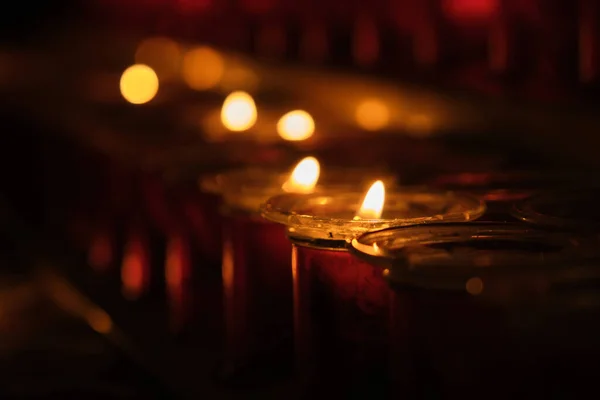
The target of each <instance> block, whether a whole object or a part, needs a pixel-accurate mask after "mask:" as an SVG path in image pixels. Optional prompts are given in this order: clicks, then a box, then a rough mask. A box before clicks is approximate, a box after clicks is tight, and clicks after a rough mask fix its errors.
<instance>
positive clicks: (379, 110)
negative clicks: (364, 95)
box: [354, 99, 390, 131]
mask: <svg viewBox="0 0 600 400" xmlns="http://www.w3.org/2000/svg"><path fill="white" fill-rule="evenodd" d="M354 116H355V118H356V123H357V124H358V126H360V127H361V128H363V129H365V130H367V131H378V130H381V129H383V128H385V127H386V126H387V125H388V124H389V122H390V110H389V108H388V107H387V105H386V104H385V103H384V102H383V101H381V100H378V99H367V100H364V101H362V102H361V103H360V104H359V105H358V107H356V113H355V115H354Z"/></svg>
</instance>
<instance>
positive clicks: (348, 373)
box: [202, 158, 593, 393]
mask: <svg viewBox="0 0 600 400" xmlns="http://www.w3.org/2000/svg"><path fill="white" fill-rule="evenodd" d="M375 176H379V177H385V176H386V175H385V173H384V172H381V171H368V170H362V171H349V170H334V171H329V172H327V171H325V173H324V174H323V176H320V171H319V164H318V162H317V161H316V160H315V159H312V158H308V159H305V160H303V161H302V162H301V163H299V164H298V166H297V168H296V169H295V170H294V172H293V173H292V174H291V175H288V174H287V173H285V172H281V171H277V172H274V171H261V170H244V171H235V172H230V173H225V174H221V175H218V176H216V177H212V178H211V179H208V180H205V181H203V185H202V186H203V187H204V188H205V189H208V190H211V191H212V192H213V193H215V192H218V193H219V194H220V195H221V196H222V199H223V202H224V203H223V204H224V206H223V208H222V214H223V215H224V217H225V220H224V230H223V233H224V235H223V259H222V273H223V284H224V294H225V298H224V306H225V307H224V313H225V325H226V358H225V363H226V367H227V370H229V371H235V370H236V368H244V367H249V365H250V368H251V365H252V363H253V362H256V360H257V359H260V358H262V359H263V361H264V358H269V357H274V358H271V359H272V360H277V361H276V362H278V363H279V366H280V367H281V368H283V367H284V366H285V365H286V364H285V363H284V362H282V359H286V356H290V351H291V349H290V346H291V344H292V341H291V340H290V339H292V338H293V343H294V344H295V352H294V354H295V362H296V366H297V367H298V371H297V372H298V373H299V377H300V378H301V379H302V383H303V384H304V386H305V387H312V385H317V387H318V390H319V391H323V390H334V391H335V390H339V387H345V388H347V389H350V390H352V391H356V390H366V391H367V392H369V391H372V390H373V388H374V387H375V388H378V389H381V390H384V389H385V390H387V389H389V386H387V385H388V384H389V383H390V382H391V381H396V380H402V379H400V378H401V376H402V374H406V373H407V371H406V369H404V370H402V372H398V371H397V370H398V368H399V367H398V366H394V368H392V369H391V370H390V369H389V363H388V362H387V359H388V356H389V354H395V355H396V356H394V357H393V358H392V360H396V361H397V360H398V359H403V356H398V353H399V352H403V351H404V352H405V350H406V348H404V346H407V342H406V340H407V339H406V338H399V337H394V336H392V338H393V339H392V342H391V343H392V347H391V348H390V341H389V337H390V334H392V331H394V329H396V330H397V329H400V328H398V327H397V326H396V325H398V324H400V325H402V324H404V323H406V324H408V327H406V326H405V327H403V329H404V331H402V333H401V334H403V335H417V336H419V335H423V334H424V332H422V331H421V332H417V333H415V332H414V331H413V328H414V329H417V331H418V330H419V329H429V328H432V327H430V326H427V327H426V328H423V327H420V328H416V327H413V326H412V325H413V324H414V325H417V326H418V325H419V324H420V322H418V323H417V322H412V318H410V319H407V316H406V315H398V314H397V313H396V312H397V311H398V310H400V311H398V312H400V313H404V312H405V311H406V310H405V308H406V306H407V305H409V304H410V302H412V301H414V299H410V302H409V303H406V304H403V302H404V301H407V300H406V293H404V292H403V291H404V290H405V289H406V286H415V287H421V288H423V289H431V290H433V291H430V290H426V291H424V292H425V293H429V294H433V296H434V298H435V297H436V296H438V294H437V291H438V290H442V292H443V294H442V296H446V294H447V293H446V292H447V291H448V290H450V291H451V292H454V293H457V294H450V295H449V296H450V297H449V298H450V299H452V298H454V297H460V296H463V295H464V294H465V293H470V294H471V295H480V294H481V293H482V291H483V286H484V285H486V294H487V293H488V292H491V293H492V294H498V293H500V294H502V295H503V296H504V297H503V301H505V302H506V301H507V300H511V299H513V295H514V293H509V294H508V295H507V294H506V293H502V290H503V289H506V288H507V287H508V288H509V289H510V290H513V289H514V288H511V284H509V283H508V280H507V278H506V277H503V279H496V277H495V276H494V274H492V285H491V287H492V290H491V291H490V290H488V289H487V286H488V282H487V280H485V281H484V279H483V278H481V277H480V276H479V275H482V274H479V273H475V272H474V270H473V269H467V270H466V271H465V270H459V271H458V272H456V274H455V273H454V272H444V271H443V268H446V267H445V265H448V266H449V267H452V266H454V267H455V268H456V267H460V268H463V267H465V265H469V263H470V264H471V265H472V267H486V266H494V267H501V268H502V269H506V270H513V271H514V270H515V268H516V267H532V268H534V271H537V272H536V273H535V274H533V275H535V276H534V277H533V278H532V277H531V276H530V275H532V274H531V273H530V272H529V271H527V272H526V273H524V274H522V275H523V276H520V278H523V277H525V278H524V279H525V280H526V283H525V284H524V286H527V285H528V284H530V285H532V287H533V288H534V289H535V285H536V284H539V282H538V281H541V282H542V284H547V283H548V282H549V280H551V279H555V278H556V276H555V275H554V274H550V275H549V276H545V275H544V273H543V272H542V273H540V272H539V270H540V268H538V267H550V266H551V267H556V266H557V264H559V262H562V263H569V264H568V266H569V267H571V266H572V264H573V263H575V264H577V265H578V264H581V263H583V261H582V260H583V259H584V258H586V257H587V256H588V253H585V254H582V249H584V248H585V249H593V246H590V247H586V246H583V245H582V244H581V243H583V242H581V243H580V242H576V243H577V245H574V244H573V241H572V240H571V239H572V238H568V237H567V236H565V235H563V234H549V233H548V234H545V233H543V232H542V231H537V230H535V229H528V228H524V227H523V226H518V225H512V224H510V223H509V224H506V223H502V224H497V223H490V224H491V225H470V224H466V225H462V224H461V223H462V222H465V221H471V220H474V219H477V218H478V217H480V216H482V215H483V214H484V211H485V205H484V202H483V201H482V200H480V199H479V198H477V197H473V196H470V195H460V194H456V193H453V192H436V191H431V190H424V189H420V190H419V189H412V190H411V189H408V188H398V187H397V186H396V185H395V184H394V182H393V179H387V182H386V184H384V183H383V182H382V181H377V182H375V183H374V184H373V185H372V186H371V188H370V190H369V191H368V192H367V194H366V195H365V194H364V193H365V191H364V190H363V185H364V183H366V182H368V181H370V180H371V179H373V177H375ZM538 178H539V177H538ZM530 179H533V178H532V177H530ZM384 180H385V179H384ZM442 180H443V179H442ZM534 180H535V179H534ZM556 180H557V179H555V180H554V181H556ZM488 183H489V182H488ZM386 186H387V187H388V189H389V190H388V193H387V194H386V193H385V189H384V188H385V187H386ZM285 192H288V193H287V194H283V195H281V194H280V193H285ZM289 192H291V193H292V194H290V193H289ZM525 192H526V190H525V189H524V188H521V189H519V190H516V191H511V192H509V191H500V192H496V191H491V192H490V193H489V194H488V195H489V196H491V197H490V199H491V200H492V204H495V207H500V208H501V207H502V204H504V205H506V202H507V201H513V200H515V199H522V198H525V197H528V194H527V193H525ZM494 195H495V196H496V197H493V196H494ZM542 199H543V197H542ZM498 200H499V201H498ZM260 204H262V208H261V210H262V212H261V214H262V218H261V216H260V215H259V214H258V210H259V207H260ZM525 204H528V203H527V202H526V203H525ZM495 211H498V210H495ZM504 211H507V210H504ZM492 218H495V217H494V216H493V215H492ZM525 219H526V218H525ZM267 221H271V222H274V223H275V224H273V223H269V222H267ZM439 223H445V224H448V225H446V226H445V227H444V226H440V225H439ZM450 223H454V224H450ZM420 224H434V225H431V226H430V227H428V228H422V229H421V228H418V227H412V228H410V227H406V228H390V227H404V226H407V225H420ZM382 228H387V231H388V233H387V234H388V235H390V234H391V235H392V237H393V238H396V239H398V240H396V241H391V240H390V239H389V238H388V240H387V241H388V242H391V243H393V244H394V245H395V246H398V243H399V242H401V240H404V241H405V242H406V243H410V244H414V245H415V246H414V247H415V248H417V249H421V248H423V247H424V246H425V247H426V245H429V244H436V245H437V244H439V245H442V246H443V245H450V246H451V247H452V246H455V247H457V248H460V247H461V246H465V244H466V245H467V246H468V245H472V244H470V243H469V242H470V241H475V242H481V243H480V244H478V245H475V246H474V247H475V248H477V246H483V248H484V251H483V253H482V254H480V253H481V252H478V251H477V250H476V251H475V252H474V253H469V252H466V253H465V254H463V255H462V256H459V257H457V256H456V255H455V254H454V252H453V251H448V250H443V247H442V250H437V251H436V250H435V248H434V246H432V248H431V249H427V251H422V254H419V251H416V252H415V253H414V254H411V255H410V257H406V258H405V257H404V256H402V257H397V256H396V255H395V256H394V257H390V254H391V249H390V248H385V247H384V246H385V245H386V241H380V240H377V241H373V242H372V243H370V246H367V248H365V245H364V244H363V243H362V242H361V241H367V242H368V241H369V240H370V238H371V236H369V235H376V234H377V231H378V230H380V229H382ZM390 229H391V231H390ZM419 229H421V230H419ZM373 230H375V231H376V232H375V233H372V234H369V233H367V234H366V235H364V236H362V237H361V238H362V239H361V241H357V240H356V238H357V237H359V236H360V235H362V234H364V233H365V232H368V231H373ZM381 232H386V230H385V229H384V231H381ZM390 232H391V233H390ZM286 237H287V238H286ZM353 238H354V240H353V241H352V239H353ZM496 242H502V243H504V248H499V249H498V248H496V249H494V246H497V243H496ZM348 243H351V244H352V246H351V248H352V249H353V252H354V253H355V254H356V253H360V254H362V255H363V258H365V259H367V260H368V261H369V262H365V261H361V260H360V259H359V258H356V257H355V256H353V255H351V254H350V253H348V251H347V250H348V246H349V245H348ZM490 243H492V244H490ZM507 243H508V244H507ZM486 246H488V248H486ZM523 246H525V247H527V246H530V248H528V249H525V250H523V249H522V247H523ZM403 247H404V245H402V246H399V247H398V248H400V249H403ZM557 249H558V250H557ZM393 250H397V248H393ZM563 250H564V251H563ZM565 252H566V254H568V256H570V257H571V258H569V257H567V256H565ZM554 253H556V254H560V255H561V257H556V256H553V254H554ZM590 253H592V254H593V251H592V250H590ZM459 255H460V253H459ZM540 255H543V256H544V258H543V260H544V261H543V262H539V260H540ZM584 256H585V257H584ZM374 257H375V258H377V257H379V258H381V260H383V261H384V262H385V261H387V260H390V259H391V260H393V262H391V263H392V264H393V263H396V261H395V260H396V259H398V260H400V264H401V265H403V264H402V263H406V262H408V263H409V264H410V265H411V266H410V268H408V269H407V271H409V272H408V275H411V273H412V272H410V271H411V268H412V264H413V263H416V265H419V263H421V262H423V260H425V261H426V262H425V265H426V266H429V265H430V266H431V267H432V268H431V270H429V269H423V271H424V272H423V274H421V271H418V272H417V273H415V274H414V277H412V276H411V277H410V279H409V278H407V277H405V276H404V274H402V273H400V274H398V273H396V274H393V275H392V276H393V277H399V280H400V281H401V282H402V281H403V280H406V281H405V282H402V284H401V285H394V284H392V285H391V286H390V283H389V281H391V282H394V281H395V280H394V279H391V280H390V276H391V275H390V271H391V270H392V268H380V267H379V266H378V264H379V263H377V262H376V263H373V262H372V261H373V259H374ZM386 257H387V258H386ZM407 260H408V261H407ZM438 263H439V264H438ZM562 267H566V265H562ZM440 268H442V269H440ZM405 269H406V268H405ZM559 269H560V268H559ZM583 270H585V271H586V272H585V273H583V275H582V276H584V277H587V275H585V274H587V273H588V272H589V271H590V270H592V271H593V269H590V268H584V269H583ZM561 272H563V271H562V270H561ZM501 273H505V271H501ZM428 274H431V275H432V276H431V277H430V276H428ZM448 274H449V275H448ZM452 275H456V276H452ZM483 275H485V274H483ZM592 275H593V273H592ZM509 276H510V274H509ZM558 276H559V277H560V273H558ZM579 277H580V276H577V277H576V279H577V278H579ZM536 279H537V281H536ZM419 280H422V281H423V282H426V283H427V285H426V284H424V283H423V282H420V281H419ZM428 280H431V281H432V282H434V284H430V282H428ZM445 280H447V281H448V282H449V283H448V282H445ZM532 280H533V283H532ZM436 281H441V282H442V283H439V282H436ZM484 282H485V283H484ZM436 284H441V286H439V287H438V286H435V285H436ZM428 285H429V286H428ZM494 285H495V286H494ZM394 287H401V289H400V295H395V296H394V295H393V293H394V291H393V290H392V288H394ZM494 289H496V290H494ZM525 289H526V290H527V289H531V288H529V287H526V288H525ZM409 292H410V291H409ZM496 292H497V293H496ZM419 296H420V295H419ZM424 296H425V298H426V299H427V298H428V294H424ZM514 299H515V300H519V298H518V297H517V296H516V295H515V298H514ZM436 301H437V300H436ZM444 301H445V300H444ZM450 301H451V303H450V304H452V302H453V301H455V300H450ZM460 301H463V300H460ZM466 301H467V303H466V307H471V305H470V304H469V303H468V302H469V301H470V300H468V299H467V300H466ZM397 302H399V303H398V304H397ZM508 302H509V303H510V301H508ZM434 306H435V305H428V304H425V305H424V306H423V305H420V306H419V307H420V308H422V307H434ZM440 306H443V304H442V303H440V304H438V305H437V306H436V307H440ZM459 307H460V304H459ZM447 311H448V312H449V313H451V315H452V316H453V315H454V314H455V313H456V312H457V310H452V309H450V308H449V309H448V310H447ZM390 312H392V314H391V315H392V320H391V321H390V319H389V315H390ZM410 312H427V311H415V310H411V311H410ZM461 312H462V310H458V313H459V314H460V313H461ZM467 312H471V311H470V310H467ZM439 317H440V318H442V319H440V320H437V321H436V320H435V318H432V321H429V322H428V324H431V323H436V324H438V325H439V326H437V327H436V328H437V329H439V328H440V327H441V323H442V322H443V321H444V318H451V316H445V317H444V316H443V315H442V316H439ZM473 318H475V319H473V320H472V321H468V318H467V321H466V322H468V323H473V324H474V325H475V326H476V327H477V325H478V324H479V322H480V321H478V320H477V319H476V318H477V317H473ZM427 319H428V320H429V317H428V318H427ZM409 320H410V322H409ZM417 320H418V318H417ZM495 322H497V321H495ZM292 327H293V335H292ZM392 327H395V328H394V329H392ZM407 329H408V331H407ZM461 329H462V328H461ZM464 333H465V332H462V334H464ZM396 334H400V333H397V332H396V333H394V335H396ZM453 335H458V336H460V335H461V332H460V329H459V330H458V331H457V332H451V333H449V335H448V337H451V338H453V339H457V338H456V337H454V336H453ZM469 335H470V334H469ZM469 335H467V336H469ZM442 336H443V335H442ZM421 339H422V338H419V339H418V340H416V342H418V343H419V346H429V347H430V348H429V350H431V351H434V350H435V352H436V355H435V357H442V358H444V357H445V356H444V354H447V353H450V354H454V352H453V351H452V349H449V348H440V347H432V346H433V344H431V343H429V341H428V342H427V344H422V343H421V341H422V340H421ZM445 339H448V338H445ZM458 339H461V338H458ZM458 339H457V340H458ZM462 339H465V338H464V337H463V338H462ZM398 342H399V343H398ZM394 343H395V344H400V343H401V344H402V346H400V347H402V348H401V349H399V348H398V346H394V345H393V344H394ZM409 343H411V344H409V345H408V346H409V347H410V346H412V344H414V343H413V342H409ZM440 343H445V341H444V340H442V341H439V342H438V343H436V344H435V345H436V346H439V344H440ZM442 347H443V346H442ZM409 350H411V351H410V352H409V353H411V354H412V350H414V349H409ZM429 350H427V351H429ZM403 354H405V355H407V354H408V353H406V352H405V353H403ZM418 356H419V357H425V358H427V355H426V354H424V353H423V354H419V355H418ZM415 357H416V356H414V355H412V356H411V358H410V360H412V361H414V359H415ZM435 361H436V362H437V361H439V360H435ZM442 361H444V362H447V361H448V360H442ZM404 367H406V365H404ZM410 367H411V368H413V367H414V365H412V364H411V366H410ZM438 367H439V366H437V367H432V368H434V369H438ZM440 368H441V367H440ZM456 368H457V365H454V366H451V365H446V366H445V367H444V368H443V370H444V371H445V372H446V373H448V372H449V371H453V369H456ZM390 371H396V375H395V376H390ZM413 372H414V371H413ZM438 372H439V371H438ZM473 372H474V371H473V370H470V371H465V370H462V371H461V373H465V374H467V375H469V374H472V373H473ZM392 375H394V373H392ZM469 377H472V375H469ZM463 378H465V379H467V378H468V377H464V376H463ZM444 379H446V380H449V381H452V380H455V379H458V378H457V377H453V376H445V377H444ZM348 380H350V381H351V382H354V384H349V383H348V382H347V381H348ZM344 382H345V383H344ZM455 383H456V384H457V385H458V384H461V382H459V381H456V382H455ZM462 383H465V382H462ZM471 383H473V382H471ZM404 384H406V382H404ZM413 384H414V382H413ZM448 384H449V382H445V383H444V384H442V386H443V387H444V389H441V390H449V386H448ZM340 385H341V386H340ZM336 388H337V389H336ZM413 389H414V390H418V389H416V388H413ZM463 389H464V387H463ZM401 390H404V389H401ZM365 393H366V392H365Z"/></svg>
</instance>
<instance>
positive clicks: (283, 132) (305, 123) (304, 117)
mask: <svg viewBox="0 0 600 400" xmlns="http://www.w3.org/2000/svg"><path fill="white" fill-rule="evenodd" d="M277 133H279V136H281V137H282V138H283V139H285V140H290V141H300V140H306V139H308V138H309V137H311V136H312V135H313V133H315V121H314V120H313V118H312V117H311V116H310V114H309V113H307V112H306V111H303V110H294V111H290V112H289V113H287V114H285V115H284V116H283V117H281V118H280V119H279V121H278V122H277Z"/></svg>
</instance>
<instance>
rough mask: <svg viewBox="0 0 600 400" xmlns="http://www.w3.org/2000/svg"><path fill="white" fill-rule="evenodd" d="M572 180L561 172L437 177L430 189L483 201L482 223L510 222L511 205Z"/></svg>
mask: <svg viewBox="0 0 600 400" xmlns="http://www.w3.org/2000/svg"><path fill="white" fill-rule="evenodd" d="M574 178H576V176H575V175H573V174H570V173H565V172H563V171H554V172H549V171H547V172H541V171H504V172H464V173H460V174H450V175H441V176H438V177H437V178H435V179H434V180H433V181H432V185H433V186H434V187H437V188H442V189H445V190H457V191H464V192H468V193H473V194H475V195H477V196H480V197H482V198H483V199H484V200H485V202H486V204H487V212H486V213H485V215H484V216H483V217H482V219H483V220H487V221H511V222H512V221H514V218H513V217H512V216H511V208H512V206H513V204H515V203H516V202H519V201H521V200H524V199H527V198H529V197H531V196H532V195H533V194H535V193H536V192H538V191H539V190H543V189H545V188H550V187H553V188H555V187H564V186H566V185H572V184H573V183H572V182H573V180H577V179H574Z"/></svg>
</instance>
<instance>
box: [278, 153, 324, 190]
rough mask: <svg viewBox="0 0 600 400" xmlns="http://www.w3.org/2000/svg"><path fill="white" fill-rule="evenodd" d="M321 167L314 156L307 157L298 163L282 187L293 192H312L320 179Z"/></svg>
mask: <svg viewBox="0 0 600 400" xmlns="http://www.w3.org/2000/svg"><path fill="white" fill-rule="evenodd" d="M320 173H321V167H320V165H319V161H318V160H317V159H316V158H314V157H306V158H304V159H303V160H302V161H300V162H299V163H298V165H296V168H294V171H293V172H292V174H291V175H290V178H289V179H288V180H287V181H286V182H285V183H284V184H283V186H282V189H283V190H284V191H286V192H293V193H310V192H312V191H313V190H314V188H315V186H316V185H317V182H318V181H319V174H320Z"/></svg>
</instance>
